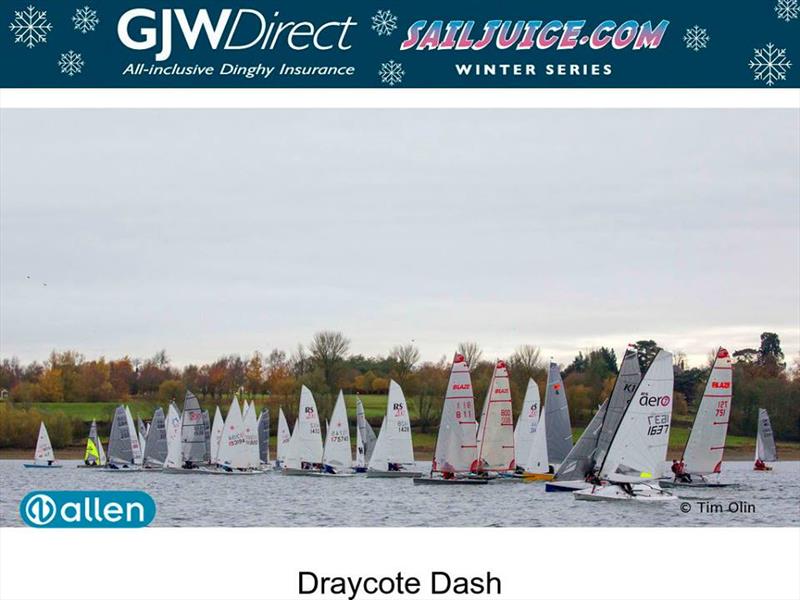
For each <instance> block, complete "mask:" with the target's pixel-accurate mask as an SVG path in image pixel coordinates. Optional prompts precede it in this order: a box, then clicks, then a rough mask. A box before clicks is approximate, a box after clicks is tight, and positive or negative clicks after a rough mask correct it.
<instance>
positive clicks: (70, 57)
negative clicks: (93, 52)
mask: <svg viewBox="0 0 800 600" xmlns="http://www.w3.org/2000/svg"><path fill="white" fill-rule="evenodd" d="M58 66H59V67H61V72H62V73H64V74H65V75H69V76H70V77H72V76H73V75H77V74H78V73H80V72H81V70H82V69H83V57H82V56H81V55H80V53H78V52H75V51H74V50H70V51H69V52H66V53H64V54H62V55H61V59H60V60H59V61H58Z"/></svg>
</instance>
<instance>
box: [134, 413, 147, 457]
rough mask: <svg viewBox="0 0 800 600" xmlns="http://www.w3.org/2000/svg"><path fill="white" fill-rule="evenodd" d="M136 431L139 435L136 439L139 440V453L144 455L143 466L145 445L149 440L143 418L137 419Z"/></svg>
mask: <svg viewBox="0 0 800 600" xmlns="http://www.w3.org/2000/svg"><path fill="white" fill-rule="evenodd" d="M136 431H137V433H138V434H139V435H138V436H137V437H136V439H137V440H139V451H140V452H141V453H142V464H144V453H145V443H146V440H147V427H145V425H144V422H143V421H142V417H136Z"/></svg>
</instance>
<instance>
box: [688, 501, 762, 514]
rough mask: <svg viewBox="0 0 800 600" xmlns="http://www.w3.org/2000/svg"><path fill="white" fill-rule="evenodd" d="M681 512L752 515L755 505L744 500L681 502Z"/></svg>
mask: <svg viewBox="0 0 800 600" xmlns="http://www.w3.org/2000/svg"><path fill="white" fill-rule="evenodd" d="M680 509H681V512H682V513H684V514H686V513H690V512H694V513H700V514H702V515H705V514H711V513H731V514H740V513H744V514H754V513H755V512H756V505H755V504H751V503H750V502H745V501H744V500H732V501H731V502H727V503H725V502H710V501H708V500H698V501H695V502H686V501H684V502H681V506H680Z"/></svg>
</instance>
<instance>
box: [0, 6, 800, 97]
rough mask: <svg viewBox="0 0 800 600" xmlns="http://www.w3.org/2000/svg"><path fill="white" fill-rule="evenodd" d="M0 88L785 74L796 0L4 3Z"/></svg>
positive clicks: (706, 81) (525, 83)
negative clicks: (731, 0)
mask: <svg viewBox="0 0 800 600" xmlns="http://www.w3.org/2000/svg"><path fill="white" fill-rule="evenodd" d="M3 11H4V12H3V18H4V19H5V20H6V23H7V30H6V32H5V34H4V36H3V42H2V52H3V60H2V62H1V63H0V64H1V66H0V69H2V70H1V71H0V78H1V80H0V85H2V87H53V88H66V87H112V88H137V87H226V88H237V87H253V88H258V87H275V88H278V87H280V88H303V87H331V88H334V87H335V88H372V87H393V88H400V87H404V88H433V87H435V88H481V87H486V88H497V87H509V88H511V87H519V88H524V87H533V88H587V87H597V88H630V87H637V88H639V87H641V88H665V87H684V88H693V87H715V88H720V87H755V88H760V87H775V88H777V87H797V85H798V76H797V72H798V67H797V66H796V65H795V64H794V63H796V61H798V60H800V58H798V57H800V44H799V43H798V40H800V25H799V23H800V19H799V18H798V13H799V12H800V7H798V0H761V1H759V2H746V3H728V4H723V3H719V2H682V1H675V0H670V1H667V0H663V1H658V2H657V1H651V2H642V1H641V0H637V1H620V2H607V3H601V2H588V1H580V2H579V1H574V2H569V1H558V2H556V1H550V2H530V1H521V0H511V1H505V2H487V1H486V0H458V1H454V0H442V1H437V2H430V1H426V2H421V1H419V0H405V1H402V2H400V1H394V0H393V1H387V2H380V3H377V4H376V3H367V2H364V1H363V0H361V1H339V2H336V1H335V0H334V1H332V0H328V1H314V0H306V1H303V0H292V1H290V0H284V1H278V2H261V1H257V0H252V1H250V2H243V1H241V0H231V1H229V2H228V1H224V0H223V1H219V0H217V1H215V2H208V1H198V0H171V1H162V0H141V1H140V0H122V1H116V2H113V3H110V2H97V1H96V0H82V1H78V0H76V1H75V2H69V1H65V0H58V1H54V0H18V1H16V0H15V1H11V2H5V3H4V8H3Z"/></svg>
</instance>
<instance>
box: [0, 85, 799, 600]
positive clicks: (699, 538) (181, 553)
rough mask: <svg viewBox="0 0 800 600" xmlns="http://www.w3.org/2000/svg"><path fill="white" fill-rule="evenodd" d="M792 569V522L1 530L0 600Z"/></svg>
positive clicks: (54, 104) (461, 102)
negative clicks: (436, 574)
mask: <svg viewBox="0 0 800 600" xmlns="http://www.w3.org/2000/svg"><path fill="white" fill-rule="evenodd" d="M0 107H2V108H32V107H39V108H135V107H141V108H157V107H164V108H190V107H192V108H198V107H202V108H209V107H218V108H277V107H297V108H300V107H308V108H313V107H319V108H323V107H327V108H333V107H336V108H340V107H352V108H362V107H370V108H374V107H385V108H395V107H402V108H416V107H420V108H422V107H425V108H429V107H440V108H447V107H452V108H466V107H469V108H545V107H559V108H627V107H640V108H667V109H668V108H690V107H696V108H798V109H800V91H797V90H626V91H619V90H569V91H567V90H325V91H319V90H124V91H123V90H41V91H39V90H2V91H0ZM351 508H352V509H353V510H357V507H351ZM389 508H390V507H387V509H389ZM651 508H652V509H653V510H654V511H655V512H654V517H655V516H656V515H657V514H658V512H657V511H658V510H659V509H658V508H657V507H641V506H636V507H633V506H632V507H630V509H631V510H643V509H644V510H647V509H651ZM799 565H800V528H782V529H768V528H763V529H737V528H727V529H724V528H697V529H681V528H671V527H659V528H649V529H605V528H580V529H551V528H548V529H545V528H536V529H534V528H532V529H392V528H380V529H378V528H375V529H316V528H307V529H300V528H295V529H274V528H273V529H262V528H248V529H222V528H198V529H166V528H151V529H144V530H95V531H92V530H85V531H80V530H33V529H28V528H3V529H0V598H3V599H4V600H6V599H8V600H11V599H16V598H19V599H22V598H37V599H39V598H65V599H67V598H80V599H85V598H109V599H127V598H192V599H195V600H202V599H205V598H265V599H267V598H280V599H289V598H298V597H302V598H312V597H320V596H298V587H297V583H298V582H297V579H298V575H297V573H298V571H299V570H312V571H316V572H317V573H318V574H320V575H328V576H348V575H349V576H354V577H356V576H368V575H370V576H393V575H394V574H395V573H396V572H397V571H402V572H403V573H404V574H405V575H407V576H417V577H419V578H420V579H421V580H422V582H423V590H425V589H427V586H428V579H429V573H430V571H431V570H442V571H448V572H450V573H451V574H452V575H456V576H457V575H466V576H470V577H472V576H477V575H481V574H483V573H484V572H485V571H486V570H490V571H491V572H492V573H493V574H494V575H496V576H499V577H500V578H501V579H502V582H503V588H502V592H503V593H502V596H501V597H502V598H504V599H506V600H523V599H534V598H536V599H538V598H565V599H566V598H593V599H598V600H599V599H605V598H609V599H611V598H614V599H620V600H623V599H627V598H631V599H641V598H653V599H667V598H705V599H707V600H713V599H716V598H720V599H727V600H736V599H739V598H743V599H744V598H748V599H749V598H765V599H766V598H770V599H771V598H790V599H797V598H800V566H799ZM326 597H327V598H335V597H336V596H330V595H329V596H326ZM344 597H345V596H341V597H340V598H344ZM361 597H362V598H363V597H364V596H361ZM372 597H373V598H375V597H378V596H372ZM390 597H393V598H406V596H397V595H394V596H390ZM427 597H429V596H428V595H426V594H425V593H420V594H418V595H416V596H413V598H420V599H421V598H427ZM455 597H456V596H437V598H455ZM471 597H472V598H475V597H476V596H471ZM483 597H485V596H483Z"/></svg>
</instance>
